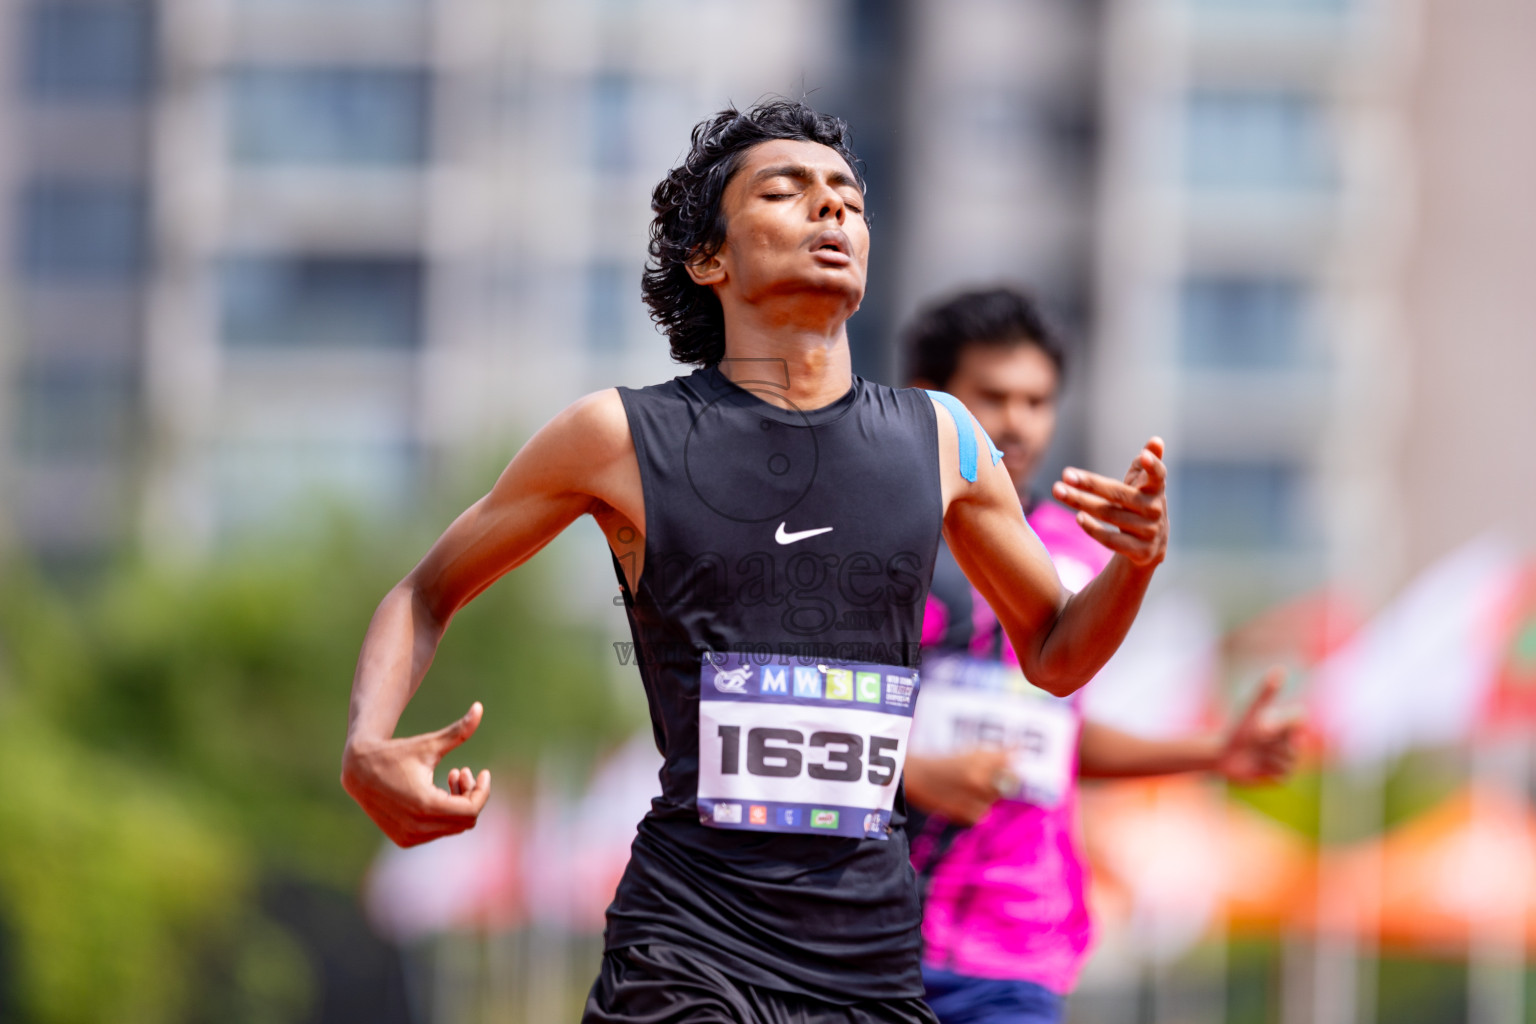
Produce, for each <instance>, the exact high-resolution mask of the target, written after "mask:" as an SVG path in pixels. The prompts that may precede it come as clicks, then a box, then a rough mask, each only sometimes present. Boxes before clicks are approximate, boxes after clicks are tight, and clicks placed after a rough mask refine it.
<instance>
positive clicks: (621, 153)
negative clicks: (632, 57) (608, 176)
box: [592, 74, 635, 171]
mask: <svg viewBox="0 0 1536 1024" xmlns="http://www.w3.org/2000/svg"><path fill="white" fill-rule="evenodd" d="M634 92H635V90H634V83H633V82H632V81H630V79H629V78H628V77H627V76H625V75H615V74H602V75H598V76H597V78H596V80H595V81H594V82H593V83H592V165H593V166H594V167H596V168H597V169H598V170H600V171H627V170H629V169H631V168H632V167H633V166H634V163H635V144H634V137H633V125H634V122H635V115H634V106H635V103H634Z"/></svg>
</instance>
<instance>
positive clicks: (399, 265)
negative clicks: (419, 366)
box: [220, 256, 423, 349]
mask: <svg viewBox="0 0 1536 1024" xmlns="http://www.w3.org/2000/svg"><path fill="white" fill-rule="evenodd" d="M222 270H223V272H222V280H221V289H220V291H221V295H220V304H221V314H222V316H221V319H222V329H223V337H224V341H225V343H226V344H228V345H230V346H232V347H236V348H295V349H297V348H373V349H414V348H417V347H419V346H420V344H421V330H422V326H421V317H422V289H423V284H422V279H423V272H422V267H421V262H420V261H419V260H415V259H390V258H374V257H368V258H339V257H329V256H294V257H284V256H276V257H239V258H234V259H230V260H228V261H226V262H225V264H224V266H223V268H222Z"/></svg>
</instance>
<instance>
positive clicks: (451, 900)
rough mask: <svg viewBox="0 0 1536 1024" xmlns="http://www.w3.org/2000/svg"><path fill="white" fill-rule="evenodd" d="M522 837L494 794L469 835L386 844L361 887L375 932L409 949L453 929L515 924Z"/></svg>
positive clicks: (520, 915) (519, 901)
mask: <svg viewBox="0 0 1536 1024" xmlns="http://www.w3.org/2000/svg"><path fill="white" fill-rule="evenodd" d="M520 838H521V837H520V835H519V832H518V828H517V825H516V821H515V819H514V817H513V814H512V812H511V811H510V810H509V809H508V808H507V807H506V806H505V805H504V804H503V803H502V802H501V800H500V799H499V798H497V797H494V796H493V797H491V799H490V800H489V801H487V802H486V805H485V808H484V809H483V810H482V811H481V812H480V818H479V820H478V821H477V822H476V823H475V827H474V828H472V829H470V830H469V831H468V832H461V833H459V834H458V835H456V836H447V837H445V838H442V839H436V840H433V841H432V842H430V843H423V844H422V845H421V846H413V847H411V848H410V849H406V850H402V849H400V848H399V847H397V846H395V845H394V844H393V843H386V844H385V847H384V849H383V851H382V852H381V853H380V854H379V857H378V859H377V860H375V861H374V863H373V866H372V868H371V869H370V870H369V872H368V878H367V881H366V882H365V883H364V886H363V904H364V907H365V908H366V910H367V912H368V917H369V919H370V920H371V921H372V922H373V926H374V928H375V929H377V931H378V932H379V934H380V935H383V936H385V937H386V938H389V939H392V940H393V941H395V942H397V943H401V944H407V943H410V942H413V941H415V940H417V939H421V938H424V937H426V936H428V935H435V934H438V933H441V932H445V931H449V930H452V929H459V928H483V929H486V930H491V931H501V930H505V929H507V928H511V927H513V926H515V925H516V924H517V923H518V922H519V921H521V920H522V918H523V911H524V908H523V904H522V899H521V892H520V891H519V890H520V886H519V885H518V881H519V859H520V858H519V852H520V851H519V839H520Z"/></svg>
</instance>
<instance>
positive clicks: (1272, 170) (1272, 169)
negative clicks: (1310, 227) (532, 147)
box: [1184, 89, 1332, 189]
mask: <svg viewBox="0 0 1536 1024" xmlns="http://www.w3.org/2000/svg"><path fill="white" fill-rule="evenodd" d="M1184 163H1185V172H1186V176H1187V179H1188V182H1189V184H1190V185H1191V186H1193V187H1195V188H1213V189H1312V188H1319V187H1323V186H1326V185H1327V184H1329V182H1330V179H1331V177H1332V170H1331V156H1330V145H1329V142H1328V138H1327V129H1326V125H1325V116H1324V112H1323V110H1322V109H1321V106H1320V104H1319V103H1318V101H1317V100H1316V99H1315V98H1314V97H1311V96H1307V95H1304V94H1302V93H1296V92H1287V91H1273V90H1260V89H1252V90H1214V89H1205V90H1197V91H1196V92H1194V93H1192V94H1191V95H1190V96H1189V99H1188V101H1187V103H1186V106H1185V130H1184Z"/></svg>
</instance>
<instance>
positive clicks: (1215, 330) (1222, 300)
mask: <svg viewBox="0 0 1536 1024" xmlns="http://www.w3.org/2000/svg"><path fill="white" fill-rule="evenodd" d="M1304 303H1305V300H1304V293H1303V289H1302V286H1301V284H1300V282H1298V281H1295V280H1292V279H1288V278H1279V277H1244V276H1237V275H1229V274H1220V275H1217V274H1212V275H1196V276H1194V277H1191V278H1189V279H1188V280H1186V281H1185V282H1184V285H1183V288H1182V289H1181V294H1180V302H1179V308H1180V317H1179V343H1180V349H1181V353H1182V355H1183V358H1184V361H1185V362H1186V363H1187V364H1189V365H1191V366H1200V367H1218V368H1230V369H1249V368H1253V369H1258V368H1273V367H1279V366H1287V365H1291V364H1293V363H1295V362H1296V361H1297V360H1298V358H1299V355H1300V349H1301V338H1302V331H1303V321H1304V318H1305V309H1304Z"/></svg>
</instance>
